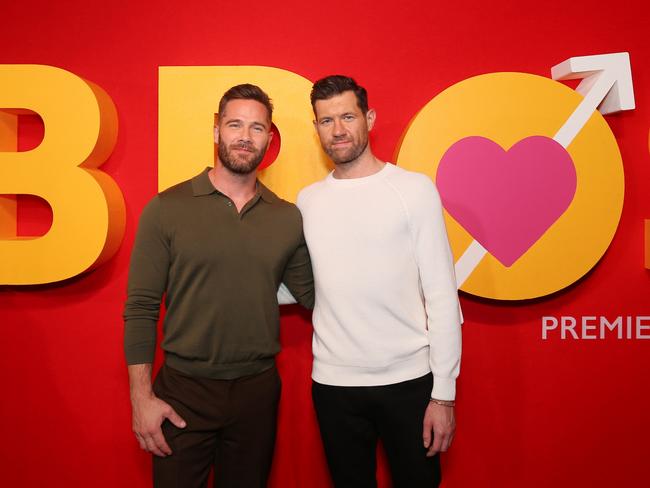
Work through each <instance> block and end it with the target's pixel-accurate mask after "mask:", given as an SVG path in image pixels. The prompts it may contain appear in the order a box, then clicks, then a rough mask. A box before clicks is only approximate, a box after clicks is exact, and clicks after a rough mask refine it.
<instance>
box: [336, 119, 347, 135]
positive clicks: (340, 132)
mask: <svg viewBox="0 0 650 488" xmlns="http://www.w3.org/2000/svg"><path fill="white" fill-rule="evenodd" d="M344 134H345V127H343V122H342V121H341V120H340V119H334V135H335V136H342V135H344Z"/></svg>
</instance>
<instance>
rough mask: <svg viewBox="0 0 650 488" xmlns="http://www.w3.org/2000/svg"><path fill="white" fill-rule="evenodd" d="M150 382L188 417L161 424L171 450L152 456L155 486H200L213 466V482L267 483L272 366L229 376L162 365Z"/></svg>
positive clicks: (253, 486)
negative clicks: (178, 424) (211, 375)
mask: <svg viewBox="0 0 650 488" xmlns="http://www.w3.org/2000/svg"><path fill="white" fill-rule="evenodd" d="M153 388H154V392H155V393H156V395H157V396H158V397H159V398H161V399H163V400H165V401H166V402H167V403H169V404H170V405H171V406H172V407H173V408H174V410H176V412H177V413H178V414H179V415H180V416H181V417H182V418H183V419H184V420H185V422H187V426H186V427H185V428H184V429H179V428H177V427H176V426H174V425H173V424H172V423H171V422H169V421H168V420H166V421H165V422H164V423H163V425H162V431H163V434H164V436H165V439H166V440H167V443H168V444H169V447H170V448H171V450H172V454H171V455H170V456H167V457H164V458H161V457H158V456H154V457H153V479H154V486H155V487H158V488H172V487H173V488H180V487H182V488H186V487H187V488H191V487H204V486H205V485H206V483H207V480H208V475H209V473H210V469H211V468H212V467H213V466H214V486H215V487H217V486H218V487H219V488H234V487H241V488H258V487H259V488H262V487H265V486H266V480H267V478H268V475H269V470H270V469H271V461H272V459H273V447H274V444H275V431H276V417H277V407H278V401H279V399H280V388H281V384H280V377H279V376H278V372H277V370H276V368H275V366H273V367H272V368H270V369H268V370H266V371H263V372H262V373H259V374H256V375H251V376H244V377H242V378H237V379H234V380H213V379H207V378H197V377H192V376H188V375H186V374H184V373H181V372H180V371H177V370H175V369H172V368H170V367H168V366H163V367H162V368H161V369H160V372H159V373H158V376H157V377H156V381H155V382H154V387H153Z"/></svg>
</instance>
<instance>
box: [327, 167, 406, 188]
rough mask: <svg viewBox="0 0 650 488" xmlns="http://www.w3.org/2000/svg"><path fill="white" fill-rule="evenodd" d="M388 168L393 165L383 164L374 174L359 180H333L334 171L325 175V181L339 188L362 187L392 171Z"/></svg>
mask: <svg viewBox="0 0 650 488" xmlns="http://www.w3.org/2000/svg"><path fill="white" fill-rule="evenodd" d="M389 166H394V164H393V163H390V162H388V161H387V162H386V164H384V167H383V168H381V169H380V170H379V171H377V172H376V173H373V174H371V175H368V176H361V177H359V178H334V171H331V172H330V174H328V175H327V178H326V181H327V183H329V184H331V185H336V186H339V187H348V186H357V185H363V184H365V183H370V182H372V181H375V180H377V179H379V178H383V177H384V175H386V174H388V173H389V172H391V171H392V169H393V168H390V169H389Z"/></svg>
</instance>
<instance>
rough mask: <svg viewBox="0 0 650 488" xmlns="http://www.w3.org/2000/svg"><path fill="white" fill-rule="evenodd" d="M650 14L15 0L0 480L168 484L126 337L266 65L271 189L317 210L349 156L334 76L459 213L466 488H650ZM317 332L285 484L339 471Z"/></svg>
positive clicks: (6, 49)
mask: <svg viewBox="0 0 650 488" xmlns="http://www.w3.org/2000/svg"><path fill="white" fill-rule="evenodd" d="M648 10H649V9H648V6H647V3H646V2H644V1H642V0H637V1H630V2H626V1H622V2H605V1H601V0H594V1H591V2H584V1H577V2H558V1H551V2H533V1H528V0H526V1H522V2H505V1H497V2H494V3H490V2H479V1H470V0H460V1H456V2H425V1H413V2H404V3H401V4H398V3H395V2H387V1H384V0H381V1H377V2H370V1H358V2H354V1H348V2H342V1H340V0H333V1H329V2H318V3H307V2H295V1H291V0H289V1H285V2H219V1H212V2H207V1H201V2H194V1H185V2H171V1H159V2H148V1H143V2H119V1H116V2H97V3H95V2H82V1H79V0H70V1H62V2H45V1H41V2H38V1H22V2H17V1H8V0H0V18H1V19H2V27H1V28H0V333H1V336H2V342H1V344H2V353H1V354H0V387H1V391H2V393H1V397H0V419H2V442H1V443H0V445H1V446H0V464H1V466H2V469H0V486H5V487H36V486H45V485H47V486H56V487H72V486H79V487H86V486H94V487H111V488H113V487H118V486H124V487H144V486H148V485H149V484H150V457H149V455H147V454H145V453H143V452H142V451H140V449H139V448H138V445H137V443H136V441H135V439H134V436H133V434H132V432H131V428H130V422H131V419H130V415H131V414H130V403H129V395H128V382H127V375H126V366H125V362H124V359H123V354H122V336H123V324H122V319H121V313H122V308H123V302H124V299H125V289H126V281H127V271H128V262H129V255H130V250H131V247H132V244H133V238H134V233H135V230H136V226H137V221H138V217H139V215H140V212H141V210H142V208H143V206H144V205H145V203H146V202H147V201H148V200H149V199H150V198H151V197H152V196H153V195H154V194H155V193H156V192H158V191H160V190H162V189H164V188H167V187H169V186H171V185H173V184H175V183H177V182H179V181H181V180H183V179H186V178H189V177H191V176H193V175H195V174H196V173H198V172H199V171H201V169H203V168H204V167H205V166H209V165H212V164H213V161H214V152H213V149H214V148H213V142H212V126H213V122H214V113H215V111H216V107H217V102H218V100H219V98H220V96H221V94H222V93H223V91H224V90H225V89H227V88H228V87H230V86H232V85H234V84H237V83H241V82H253V83H257V84H259V85H260V86H262V87H263V88H264V89H266V90H267V91H268V93H269V94H270V96H271V97H272V99H273V100H274V103H275V105H276V108H277V110H276V114H275V117H274V122H275V127H274V130H275V131H276V133H277V134H278V136H279V137H276V138H274V145H273V147H272V148H271V151H270V153H269V154H268V155H267V158H266V160H265V162H264V165H265V169H263V170H262V171H261V173H260V178H261V180H262V181H263V182H265V183H266V184H267V185H269V186H270V187H271V188H272V189H273V190H274V191H275V192H277V193H278V194H279V195H280V196H282V197H283V198H285V199H287V200H291V201H294V200H295V197H296V195H297V193H298V191H299V190H300V189H301V188H302V187H304V186H305V185H308V184H310V183H312V182H314V181H316V180H318V179H320V178H322V177H324V176H325V175H326V174H327V172H328V171H330V170H331V168H330V167H329V166H328V162H327V159H326V157H325V156H324V154H323V153H322V151H321V149H320V147H319V144H318V140H317V137H316V135H315V132H314V130H313V127H312V122H311V121H312V113H311V107H310V105H309V101H308V95H309V91H310V88H311V84H312V82H313V81H315V80H316V79H318V78H320V77H322V76H325V75H328V74H334V73H343V74H348V75H351V76H354V77H355V78H357V79H358V81H359V82H360V83H362V84H363V85H365V86H366V87H367V88H368V90H369V94H370V104H371V106H373V107H374V108H375V109H376V110H377V113H378V119H377V124H376V127H375V129H374V130H373V132H372V133H371V143H372V144H373V147H374V149H375V152H376V154H377V155H378V156H379V157H380V158H382V159H384V160H387V161H391V162H393V163H395V164H397V165H399V166H402V167H404V168H407V169H412V170H416V171H420V172H423V173H426V174H427V175H429V176H430V177H431V178H432V179H433V180H434V181H435V182H436V185H437V187H438V189H439V191H440V194H441V197H442V200H443V203H444V207H445V217H446V223H447V228H448V233H449V238H450V241H451V244H452V248H453V252H454V256H455V260H456V272H457V277H458V283H459V287H460V297H461V302H462V307H463V312H464V316H465V323H464V325H463V359H462V367H461V376H460V378H459V381H458V398H457V402H458V403H457V408H456V413H457V423H458V428H457V432H456V438H455V440H454V444H453V446H452V448H451V450H450V451H449V452H448V453H447V454H444V455H443V456H442V462H443V468H444V481H443V486H444V487H449V488H451V487H471V488H474V487H500V488H503V487H513V488H514V487H517V488H520V487H583V486H584V487H587V486H588V487H609V486H620V487H626V488H627V487H647V486H650V474H648V466H647V465H648V457H649V455H650V447H649V445H648V438H649V437H650V416H649V415H648V405H649V404H650V388H649V383H650V382H649V380H648V374H649V371H650V304H649V301H648V298H649V291H650V271H648V268H649V267H650V232H649V229H650V226H649V225H648V222H647V220H646V219H650V197H649V196H648V189H649V188H650V159H649V144H648V131H649V129H650V117H649V114H650V111H649V110H648V105H649V104H650V96H649V90H648V83H649V81H650V80H649V78H650V42H649V41H648V32H649V31H650V21H649V19H650V15H649V11H648ZM395 252H400V250H399V249H396V250H395ZM311 333H312V326H311V322H310V314H309V313H308V312H307V311H304V310H302V309H300V307H298V306H289V307H286V308H283V310H282V320H281V336H282V346H283V350H282V352H281V353H280V355H279V357H278V364H279V369H280V373H281V375H282V379H283V392H282V401H281V405H280V414H279V432H278V440H277V445H276V453H275V460H274V465H273V472H272V479H271V483H270V486H272V487H276V488H280V487H282V488H284V487H323V488H325V487H328V486H331V485H330V480H329V475H328V472H327V468H326V465H325V461H324V456H323V451H322V447H321V443H320V438H319V433H318V428H317V425H316V422H315V416H314V412H313V409H312V403H311V398H310V377H309V376H310V367H311V342H310V341H311ZM160 360H161V358H160V357H158V361H157V363H158V364H160ZM380 454H381V453H380ZM382 459H383V458H382ZM378 469H379V480H380V486H382V487H387V486H389V481H388V476H387V468H386V465H385V463H384V462H383V461H382V462H381V463H380V465H379V468H378Z"/></svg>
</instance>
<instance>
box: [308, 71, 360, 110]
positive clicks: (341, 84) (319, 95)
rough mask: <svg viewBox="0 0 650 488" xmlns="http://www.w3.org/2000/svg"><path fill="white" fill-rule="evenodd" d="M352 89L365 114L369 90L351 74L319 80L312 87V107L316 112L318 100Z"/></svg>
mask: <svg viewBox="0 0 650 488" xmlns="http://www.w3.org/2000/svg"><path fill="white" fill-rule="evenodd" d="M346 91H351V92H353V93H354V95H355V96H356V97H357V105H358V106H359V108H360V109H361V112H363V114H364V115H365V114H366V113H367V112H368V92H366V89H365V88H364V87H362V86H359V85H358V84H357V82H356V81H354V79H352V78H350V77H349V76H343V75H332V76H327V77H325V78H322V79H320V80H318V81H317V82H316V83H314V86H313V87H312V89H311V95H310V98H311V107H312V109H313V110H314V114H315V113H316V101H317V100H328V99H330V98H332V97H334V96H336V95H340V94H342V93H343V92H346Z"/></svg>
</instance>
